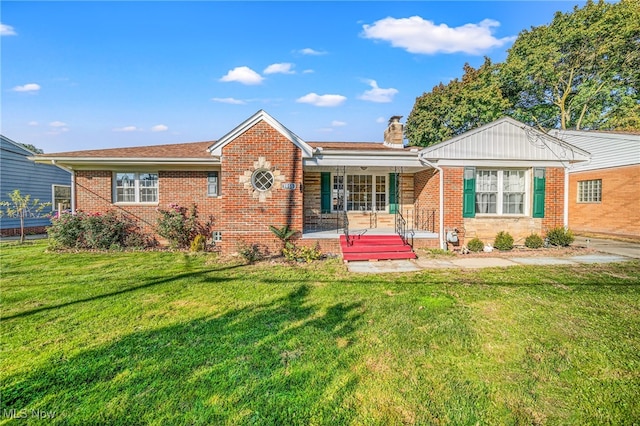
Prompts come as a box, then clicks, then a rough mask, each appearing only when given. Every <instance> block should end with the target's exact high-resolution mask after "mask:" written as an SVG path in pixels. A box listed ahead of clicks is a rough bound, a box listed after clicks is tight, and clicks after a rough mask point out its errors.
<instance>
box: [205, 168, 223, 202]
mask: <svg viewBox="0 0 640 426" xmlns="http://www.w3.org/2000/svg"><path fill="white" fill-rule="evenodd" d="M218 195H220V181H219V179H218V172H209V173H208V174H207V196H209V197H217V196H218Z"/></svg>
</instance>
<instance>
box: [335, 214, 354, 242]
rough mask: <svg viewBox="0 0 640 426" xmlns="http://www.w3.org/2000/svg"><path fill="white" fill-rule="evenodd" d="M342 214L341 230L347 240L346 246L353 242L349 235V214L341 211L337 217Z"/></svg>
mask: <svg viewBox="0 0 640 426" xmlns="http://www.w3.org/2000/svg"><path fill="white" fill-rule="evenodd" d="M340 216H342V232H343V233H344V238H345V239H346V241H347V246H351V245H352V244H353V239H352V237H351V236H350V235H349V215H348V214H347V212H342V213H341V214H340V215H338V217H340Z"/></svg>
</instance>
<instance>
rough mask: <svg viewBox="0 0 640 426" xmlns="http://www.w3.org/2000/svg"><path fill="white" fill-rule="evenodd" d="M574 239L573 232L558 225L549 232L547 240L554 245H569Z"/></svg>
mask: <svg viewBox="0 0 640 426" xmlns="http://www.w3.org/2000/svg"><path fill="white" fill-rule="evenodd" d="M574 240H575V238H574V237H573V232H571V230H570V229H565V228H564V227H563V226H558V227H557V228H553V229H551V230H549V231H548V232H547V242H548V243H549V244H550V245H552V246H558V247H567V246H568V245H569V244H571V243H572V242H573V241H574Z"/></svg>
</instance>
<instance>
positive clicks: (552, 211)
mask: <svg viewBox="0 0 640 426" xmlns="http://www.w3.org/2000/svg"><path fill="white" fill-rule="evenodd" d="M558 226H564V168H562V167H547V168H546V171H545V192H544V218H543V219H542V229H541V230H540V232H539V233H541V234H546V232H547V231H548V230H549V229H553V228H557V227H558Z"/></svg>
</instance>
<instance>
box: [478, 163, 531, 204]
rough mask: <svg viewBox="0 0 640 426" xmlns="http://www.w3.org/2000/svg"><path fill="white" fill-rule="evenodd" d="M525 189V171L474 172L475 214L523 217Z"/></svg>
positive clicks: (525, 202)
mask: <svg viewBox="0 0 640 426" xmlns="http://www.w3.org/2000/svg"><path fill="white" fill-rule="evenodd" d="M527 188H528V185H527V173H526V171H525V170H476V213H477V214H498V215H524V214H526V211H527V207H528V206H527V199H528V196H527Z"/></svg>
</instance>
